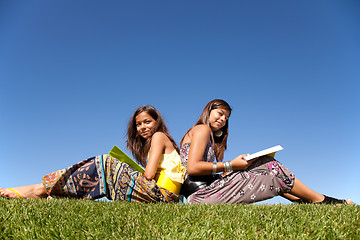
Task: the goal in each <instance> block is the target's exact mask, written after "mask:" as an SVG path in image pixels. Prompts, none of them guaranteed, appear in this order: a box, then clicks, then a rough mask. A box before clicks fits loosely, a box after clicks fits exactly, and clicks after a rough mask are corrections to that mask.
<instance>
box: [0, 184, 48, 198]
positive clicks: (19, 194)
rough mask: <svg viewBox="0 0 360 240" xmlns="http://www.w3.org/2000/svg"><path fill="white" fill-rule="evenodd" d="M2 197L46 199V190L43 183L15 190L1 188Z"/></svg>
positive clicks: (15, 188)
mask: <svg viewBox="0 0 360 240" xmlns="http://www.w3.org/2000/svg"><path fill="white" fill-rule="evenodd" d="M0 195H1V196H4V197H7V198H46V197H47V194H46V189H45V187H44V185H43V184H42V183H39V184H34V185H27V186H20V187H14V188H0Z"/></svg>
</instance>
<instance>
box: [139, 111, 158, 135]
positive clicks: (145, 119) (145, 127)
mask: <svg viewBox="0 0 360 240" xmlns="http://www.w3.org/2000/svg"><path fill="white" fill-rule="evenodd" d="M155 122H156V121H155V119H154V118H152V117H151V116H150V115H149V114H148V113H147V112H141V113H139V114H138V115H137V116H136V117H135V123H136V131H137V132H138V133H139V135H140V136H141V137H142V138H144V139H148V138H149V137H151V136H152V135H153V133H154V127H155Z"/></svg>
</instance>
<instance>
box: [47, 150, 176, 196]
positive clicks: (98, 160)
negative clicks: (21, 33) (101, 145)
mask: <svg viewBox="0 0 360 240" xmlns="http://www.w3.org/2000/svg"><path fill="white" fill-rule="evenodd" d="M42 181H43V185H44V186H45V188H46V190H47V193H48V195H49V196H55V197H72V198H81V199H98V198H102V197H105V196H106V197H107V198H108V199H110V200H123V201H129V202H145V203H150V202H178V200H179V199H178V196H177V195H176V194H174V193H172V192H170V191H168V190H166V189H163V188H161V187H159V186H158V185H157V184H156V181H155V180H153V179H152V180H147V179H146V178H145V177H144V176H143V174H141V173H139V172H138V171H135V170H134V169H132V168H131V167H130V166H129V165H128V164H126V163H123V162H120V161H118V160H117V159H115V158H113V157H111V156H109V155H106V154H104V155H99V156H96V157H92V158H89V159H86V160H84V161H81V162H79V163H77V164H75V165H73V166H71V167H68V168H66V169H62V170H59V171H56V172H53V173H50V174H48V175H45V176H44V177H43V179H42Z"/></svg>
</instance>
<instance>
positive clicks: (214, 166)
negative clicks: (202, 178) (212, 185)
mask: <svg viewBox="0 0 360 240" xmlns="http://www.w3.org/2000/svg"><path fill="white" fill-rule="evenodd" d="M216 172H217V165H216V162H214V163H213V169H212V174H216Z"/></svg>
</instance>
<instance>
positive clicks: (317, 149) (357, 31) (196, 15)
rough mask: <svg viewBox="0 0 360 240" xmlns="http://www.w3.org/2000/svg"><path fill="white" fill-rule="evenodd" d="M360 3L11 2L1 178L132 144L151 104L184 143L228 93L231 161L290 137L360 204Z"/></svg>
mask: <svg viewBox="0 0 360 240" xmlns="http://www.w3.org/2000/svg"><path fill="white" fill-rule="evenodd" d="M359 12H360V2H359V1H357V0H354V1H351V0H349V1H348V0H345V1H332V0H326V1H325V0H322V1H310V0H305V1H287V0H282V1H277V0H276V1H268V0H259V1H241V0H236V1H211V0H209V1H163V0H159V1H105V2H104V1H102V2H100V1H44V0H39V1H1V2H0V161H1V164H0V166H1V174H0V186H1V187H13V186H18V185H24V184H35V183H39V182H40V181H41V178H42V176H43V175H45V174H47V173H50V172H52V171H55V170H58V169H62V168H65V167H68V166H70V165H72V164H74V163H76V162H78V161H80V160H83V159H86V158H88V157H92V156H95V155H98V154H103V153H107V152H108V151H109V150H110V149H111V147H112V146H113V145H115V144H116V145H118V146H119V147H120V148H122V149H125V138H124V136H125V132H126V126H127V122H128V120H129V118H130V116H131V114H132V113H133V111H134V110H135V109H136V108H137V107H139V106H141V105H146V104H150V105H153V106H155V107H157V108H158V110H159V111H160V112H161V113H162V114H163V116H164V118H165V120H166V122H167V124H168V127H169V129H170V133H171V134H172V136H173V137H174V138H175V140H176V141H177V142H178V143H179V141H180V139H181V137H182V135H183V134H184V133H185V132H186V131H187V129H188V128H190V127H191V126H192V125H193V124H194V123H195V122H196V120H197V119H198V117H199V115H200V113H201V111H202V109H203V107H204V106H205V104H206V103H207V102H208V101H210V100H212V99H214V98H222V99H225V100H226V101H228V102H229V103H230V105H231V106H232V107H233V114H232V116H231V118H230V136H229V144H228V151H227V152H226V154H225V160H230V159H233V158H234V157H236V156H237V155H239V154H243V153H252V152H255V151H258V150H261V149H263V148H267V147H272V146H274V145H277V144H280V145H282V146H283V147H284V150H283V151H281V152H279V153H278V154H277V159H278V160H279V161H280V162H282V163H283V164H284V165H285V166H287V167H288V168H289V169H291V170H292V171H293V172H294V174H295V175H296V176H297V177H298V178H299V179H300V180H302V181H303V182H304V183H305V184H307V185H308V186H310V187H311V188H313V189H314V190H316V191H318V192H320V193H325V194H328V195H330V196H334V197H339V198H352V199H353V200H354V201H355V202H357V203H360V187H359V183H360V174H359V169H360V154H359V146H360V144H359V143H360V137H359V136H360V124H359V122H360V112H359V103H360V97H359V90H360V14H359ZM270 202H271V203H278V202H281V203H288V201H287V200H283V199H282V198H280V197H276V198H274V199H273V200H271V201H270Z"/></svg>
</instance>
